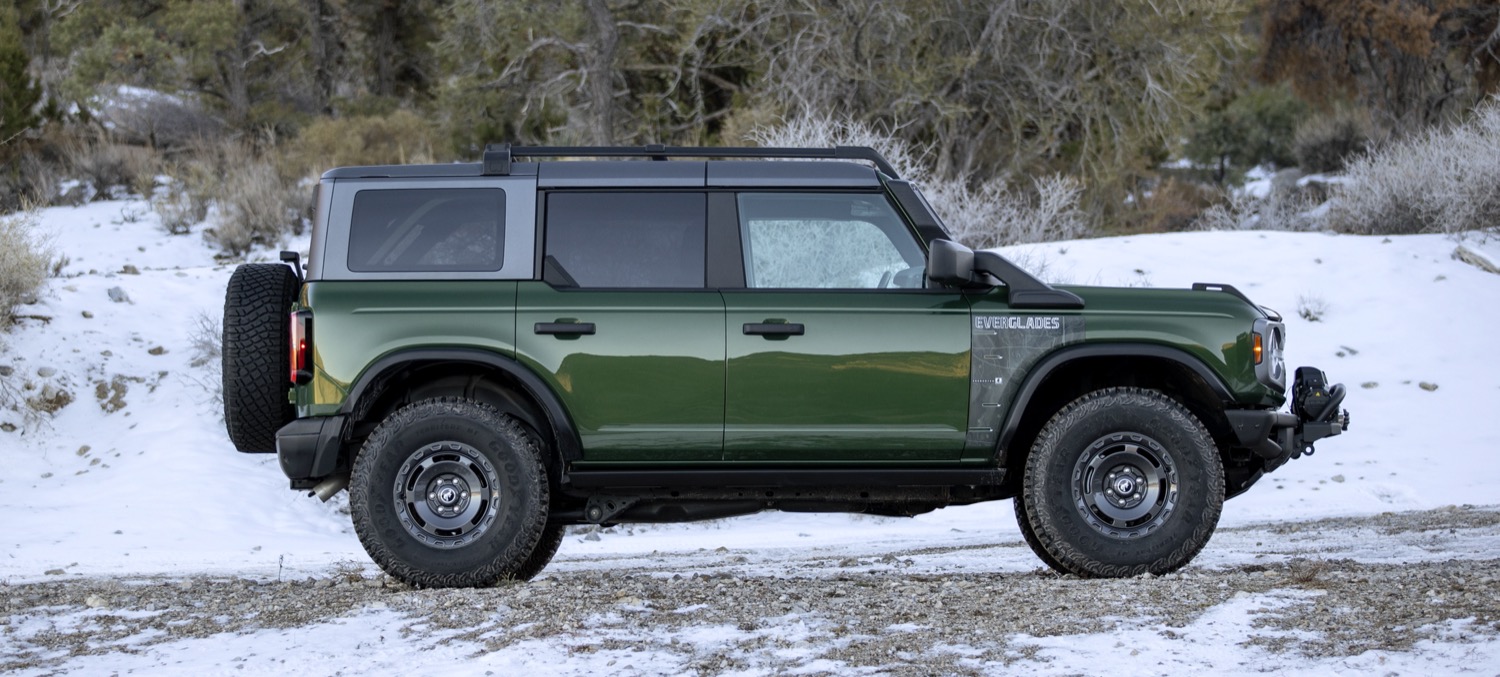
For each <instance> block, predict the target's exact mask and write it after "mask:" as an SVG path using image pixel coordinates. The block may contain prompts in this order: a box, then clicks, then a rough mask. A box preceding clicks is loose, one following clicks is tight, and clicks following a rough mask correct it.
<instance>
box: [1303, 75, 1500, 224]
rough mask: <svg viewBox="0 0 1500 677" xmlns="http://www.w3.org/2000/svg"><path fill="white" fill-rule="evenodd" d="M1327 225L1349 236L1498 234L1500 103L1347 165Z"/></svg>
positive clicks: (1485, 105) (1495, 101)
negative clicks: (1345, 175)
mask: <svg viewBox="0 0 1500 677" xmlns="http://www.w3.org/2000/svg"><path fill="white" fill-rule="evenodd" d="M1346 174H1347V181H1346V182H1344V183H1342V184H1341V185H1339V186H1336V187H1335V190H1334V199H1333V201H1332V204H1331V205H1330V208H1329V211H1328V215H1327V220H1328V225H1329V226H1330V227H1332V228H1334V229H1335V230H1340V231H1345V232H1351V233H1367V234H1380V235H1395V234H1405V233H1449V234H1456V233H1461V232H1465V231H1490V232H1495V230H1496V228H1497V226H1496V224H1500V188H1497V186H1500V99H1490V100H1489V101H1486V102H1485V103H1483V104H1481V105H1479V106H1478V107H1477V108H1475V109H1474V112H1473V114H1472V115H1471V116H1470V117H1469V119H1468V120H1467V121H1465V122H1464V123H1463V124H1460V125H1456V126H1453V127H1449V128H1445V129H1436V130H1432V131H1428V132H1426V133H1423V134H1419V135H1416V136H1413V137H1411V138H1408V139H1405V140H1402V141H1398V142H1394V143H1391V144H1389V145H1386V146H1385V147H1383V148H1381V149H1380V150H1378V151H1375V152H1373V153H1370V154H1368V155H1364V156H1361V157H1359V158H1357V159H1355V160H1354V161H1352V162H1350V163H1349V166H1348V171H1347V172H1346Z"/></svg>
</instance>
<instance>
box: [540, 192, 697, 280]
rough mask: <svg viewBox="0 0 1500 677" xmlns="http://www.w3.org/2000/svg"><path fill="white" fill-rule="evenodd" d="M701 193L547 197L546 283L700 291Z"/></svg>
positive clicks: (544, 265)
mask: <svg viewBox="0 0 1500 677" xmlns="http://www.w3.org/2000/svg"><path fill="white" fill-rule="evenodd" d="M707 212H708V198H707V197H706V196H705V195H704V194H703V193H573V192H568V193H552V194H551V195H549V196H547V249H546V257H545V259H544V261H543V264H542V270H543V279H545V280H546V281H547V282H549V283H551V284H553V285H554V286H562V287H591V288H606V289H608V288H635V289H641V288H660V289H701V288H702V287H703V285H704V275H703V271H704V263H703V259H704V247H705V244H706V241H707V232H708V225H707V216H706V215H707Z"/></svg>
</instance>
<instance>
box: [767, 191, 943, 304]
mask: <svg viewBox="0 0 1500 677" xmlns="http://www.w3.org/2000/svg"><path fill="white" fill-rule="evenodd" d="M739 208H740V224H741V237H742V242H743V245H744V254H745V286H747V287H751V288H761V289H767V288H770V289H880V288H888V287H907V288H918V287H921V286H922V269H923V267H924V266H925V263H924V257H923V256H922V247H921V245H919V244H918V243H917V241H916V238H915V236H913V235H912V233H911V230H910V229H908V228H907V227H906V223H905V222H903V221H902V220H901V217H900V216H899V215H898V214H897V213H896V210H895V209H894V208H892V207H891V205H890V203H889V202H887V201H886V199H885V197H884V196H881V195H869V194H812V193H742V194H740V196H739Z"/></svg>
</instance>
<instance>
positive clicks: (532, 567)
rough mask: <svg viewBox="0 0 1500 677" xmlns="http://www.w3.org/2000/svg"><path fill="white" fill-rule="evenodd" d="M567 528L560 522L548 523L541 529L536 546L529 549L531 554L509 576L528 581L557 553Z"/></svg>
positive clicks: (540, 571) (545, 566)
mask: <svg viewBox="0 0 1500 677" xmlns="http://www.w3.org/2000/svg"><path fill="white" fill-rule="evenodd" d="M567 532H568V528H567V527H566V526H563V525H561V524H552V523H550V522H549V523H548V524H547V526H546V527H544V528H543V529H542V537H541V539H540V540H538V541H537V543H536V548H535V549H533V550H532V551H531V556H530V557H527V558H526V561H525V562H522V563H521V566H520V568H518V569H516V573H515V574H513V575H512V576H511V578H514V579H516V580H518V581H529V580H531V579H533V578H536V575H537V574H539V573H542V569H545V568H547V564H549V563H550V562H552V557H553V556H554V555H556V554H557V549H558V548H559V547H562V542H563V537H564V536H566V535H567Z"/></svg>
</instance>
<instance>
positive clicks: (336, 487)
mask: <svg viewBox="0 0 1500 677" xmlns="http://www.w3.org/2000/svg"><path fill="white" fill-rule="evenodd" d="M348 486H349V476H348V475H331V476H329V477H327V478H325V479H324V480H323V481H322V482H319V483H317V484H316V485H315V486H313V488H312V493H311V494H309V495H311V496H317V497H318V500H320V501H323V502H324V503H327V502H328V499H330V498H333V497H334V496H336V495H337V494H338V493H339V492H340V491H343V490H344V489H345V488H346V487H348Z"/></svg>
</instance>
